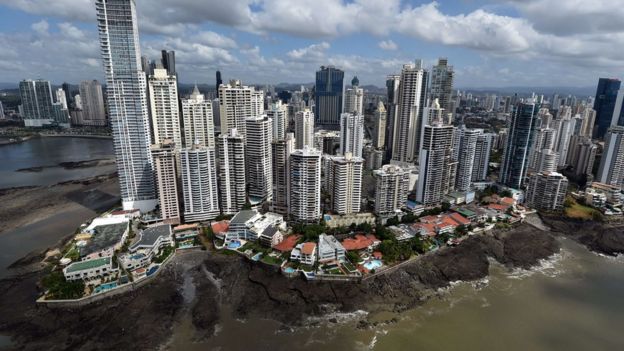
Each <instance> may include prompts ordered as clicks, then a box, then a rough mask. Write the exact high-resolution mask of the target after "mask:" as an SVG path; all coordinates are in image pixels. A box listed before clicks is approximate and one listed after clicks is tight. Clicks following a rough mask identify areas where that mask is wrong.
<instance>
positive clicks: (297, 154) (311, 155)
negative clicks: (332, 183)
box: [288, 147, 321, 223]
mask: <svg viewBox="0 0 624 351" xmlns="http://www.w3.org/2000/svg"><path fill="white" fill-rule="evenodd" d="M288 169H289V172H288V173H289V175H288V211H289V213H290V216H291V218H292V219H293V220H294V221H297V222H308V223H309V222H317V221H318V220H319V219H320V218H321V152H320V151H318V150H316V149H310V148H308V147H304V148H303V149H297V150H295V151H293V152H292V153H291V154H290V158H289V162H288Z"/></svg>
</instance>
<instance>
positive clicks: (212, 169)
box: [180, 144, 219, 222]
mask: <svg viewBox="0 0 624 351" xmlns="http://www.w3.org/2000/svg"><path fill="white" fill-rule="evenodd" d="M180 166H181V168H182V169H181V174H182V193H183V199H184V221H185V222H197V221H207V220H211V219H214V218H215V217H216V216H218V215H219V192H218V188H219V187H218V183H217V161H216V157H215V149H214V148H209V147H206V146H202V145H200V144H195V145H193V146H192V147H188V148H184V149H182V150H180Z"/></svg>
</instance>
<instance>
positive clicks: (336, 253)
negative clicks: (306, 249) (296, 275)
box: [318, 234, 346, 262]
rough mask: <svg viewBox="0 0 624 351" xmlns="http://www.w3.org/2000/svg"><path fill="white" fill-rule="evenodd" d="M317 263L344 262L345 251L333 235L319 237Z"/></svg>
mask: <svg viewBox="0 0 624 351" xmlns="http://www.w3.org/2000/svg"><path fill="white" fill-rule="evenodd" d="M318 242H319V243H318V260H319V262H328V261H340V262H344V261H345V253H346V250H345V248H344V247H343V246H342V244H340V242H339V241H338V240H336V238H335V237H334V236H333V235H325V234H321V235H319V240H318Z"/></svg>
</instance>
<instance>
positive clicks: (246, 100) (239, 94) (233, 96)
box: [219, 80, 264, 136]
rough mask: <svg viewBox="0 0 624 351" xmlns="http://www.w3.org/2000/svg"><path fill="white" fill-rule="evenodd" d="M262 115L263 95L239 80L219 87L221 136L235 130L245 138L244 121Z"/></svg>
mask: <svg viewBox="0 0 624 351" xmlns="http://www.w3.org/2000/svg"><path fill="white" fill-rule="evenodd" d="M263 113H264V94H263V93H262V91H256V89H255V88H254V87H248V86H245V85H243V84H242V83H241V81H239V80H232V81H230V83H229V84H222V85H221V86H220V87H219V115H220V117H221V134H227V133H228V130H230V129H232V128H236V129H237V130H238V133H240V134H241V135H242V136H245V119H246V118H248V117H257V116H260V115H262V114H263Z"/></svg>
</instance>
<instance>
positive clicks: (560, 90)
mask: <svg viewBox="0 0 624 351" xmlns="http://www.w3.org/2000/svg"><path fill="white" fill-rule="evenodd" d="M455 89H459V90H464V91H468V92H476V93H481V94H496V93H499V94H506V95H513V94H514V93H518V94H519V95H529V94H531V93H535V94H538V95H539V94H544V95H552V94H559V95H575V96H593V95H595V94H596V87H561V86H560V87H499V88H495V87H481V88H475V87H458V88H455Z"/></svg>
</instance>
